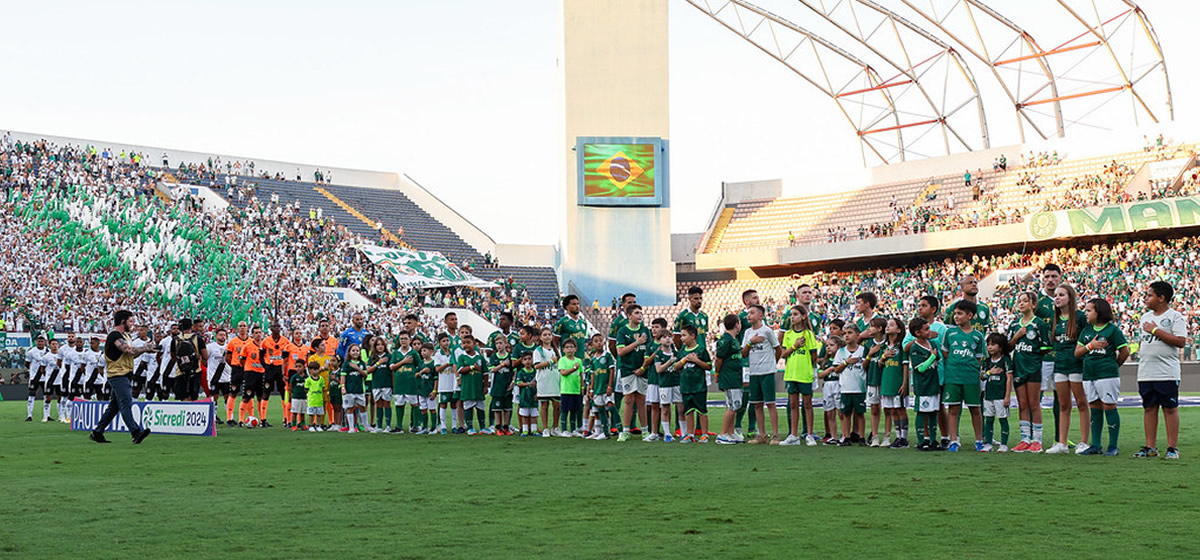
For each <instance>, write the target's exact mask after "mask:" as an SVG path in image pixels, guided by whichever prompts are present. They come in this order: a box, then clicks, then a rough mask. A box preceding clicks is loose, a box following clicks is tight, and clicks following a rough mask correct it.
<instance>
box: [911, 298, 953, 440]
mask: <svg viewBox="0 0 1200 560" xmlns="http://www.w3.org/2000/svg"><path fill="white" fill-rule="evenodd" d="M908 332H909V334H911V335H912V336H913V341H912V344H910V345H909V346H908V349H907V350H906V351H905V353H906V354H907V356H908V367H909V371H911V372H912V389H913V396H914V397H916V403H915V405H916V409H917V435H918V436H919V437H920V438H921V442H920V443H919V444H917V450H919V451H941V450H942V449H944V448H943V447H941V446H940V445H938V437H937V430H938V422H937V416H938V410H939V409H941V402H940V401H941V389H942V388H941V384H939V383H938V369H939V368H938V361H939V357H940V356H939V352H938V350H937V347H936V346H934V345H933V344H932V343H931V341H932V340H933V339H934V337H935V336H936V335H935V334H934V332H933V330H931V329H930V328H929V323H928V322H926V321H925V319H922V318H920V317H914V318H913V319H912V320H911V321H909V322H908Z"/></svg>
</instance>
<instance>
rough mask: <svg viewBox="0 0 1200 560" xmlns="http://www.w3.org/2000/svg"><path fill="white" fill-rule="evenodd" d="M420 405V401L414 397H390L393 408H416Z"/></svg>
mask: <svg viewBox="0 0 1200 560" xmlns="http://www.w3.org/2000/svg"><path fill="white" fill-rule="evenodd" d="M420 403H421V399H420V398H419V397H417V396H416V395H392V405H393V406H405V405H413V406H417V405H418V404H420Z"/></svg>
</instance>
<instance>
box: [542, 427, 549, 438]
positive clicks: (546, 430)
mask: <svg viewBox="0 0 1200 560" xmlns="http://www.w3.org/2000/svg"><path fill="white" fill-rule="evenodd" d="M542 437H550V428H546V429H544V430H542Z"/></svg>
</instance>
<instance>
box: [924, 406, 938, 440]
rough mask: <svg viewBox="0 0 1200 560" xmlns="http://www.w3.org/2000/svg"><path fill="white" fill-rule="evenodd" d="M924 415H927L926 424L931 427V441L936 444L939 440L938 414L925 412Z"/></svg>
mask: <svg viewBox="0 0 1200 560" xmlns="http://www.w3.org/2000/svg"><path fill="white" fill-rule="evenodd" d="M923 414H925V424H926V425H927V426H929V441H930V442H936V441H937V440H938V435H937V413H936V412H925V413H923Z"/></svg>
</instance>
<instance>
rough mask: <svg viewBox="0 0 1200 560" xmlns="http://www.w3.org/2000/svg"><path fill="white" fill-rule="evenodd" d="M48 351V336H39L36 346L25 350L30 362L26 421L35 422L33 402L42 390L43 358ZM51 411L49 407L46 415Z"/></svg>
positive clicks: (26, 359) (26, 357)
mask: <svg viewBox="0 0 1200 560" xmlns="http://www.w3.org/2000/svg"><path fill="white" fill-rule="evenodd" d="M45 353H46V337H45V336H42V335H40V334H39V335H38V336H37V340H36V341H35V343H34V347H33V348H30V349H29V350H26V351H25V361H26V362H28V363H29V380H28V381H29V402H28V404H27V405H26V408H25V421H26V422H33V403H35V402H37V393H38V391H40V390H42V386H43V376H44V375H45V372H44V371H43V364H42V358H43V355H44V354H45ZM49 415H50V412H49V410H48V409H47V411H46V416H47V417H49Z"/></svg>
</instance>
